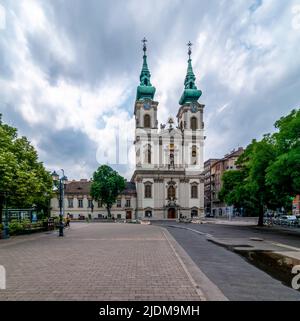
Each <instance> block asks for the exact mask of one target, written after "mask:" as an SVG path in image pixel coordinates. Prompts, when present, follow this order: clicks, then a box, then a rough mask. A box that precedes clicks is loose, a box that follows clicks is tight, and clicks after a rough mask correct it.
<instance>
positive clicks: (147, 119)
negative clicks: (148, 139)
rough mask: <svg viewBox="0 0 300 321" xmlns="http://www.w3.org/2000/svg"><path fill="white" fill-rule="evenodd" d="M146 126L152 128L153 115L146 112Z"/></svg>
mask: <svg viewBox="0 0 300 321" xmlns="http://www.w3.org/2000/svg"><path fill="white" fill-rule="evenodd" d="M144 127H145V128H150V127H151V117H150V115H148V114H146V115H145V116H144Z"/></svg>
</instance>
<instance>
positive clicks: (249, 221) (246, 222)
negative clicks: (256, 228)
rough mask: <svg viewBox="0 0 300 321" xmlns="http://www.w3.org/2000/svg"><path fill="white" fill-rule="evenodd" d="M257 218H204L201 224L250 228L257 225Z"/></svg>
mask: <svg viewBox="0 0 300 321" xmlns="http://www.w3.org/2000/svg"><path fill="white" fill-rule="evenodd" d="M257 221H258V217H238V216H236V217H232V218H231V219H229V218H226V217H220V218H219V217H216V218H213V217H206V218H204V219H203V220H202V222H203V223H211V224H223V225H238V226H251V225H257Z"/></svg>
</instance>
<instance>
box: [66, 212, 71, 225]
mask: <svg viewBox="0 0 300 321" xmlns="http://www.w3.org/2000/svg"><path fill="white" fill-rule="evenodd" d="M70 222H71V218H70V214H69V213H68V215H67V221H66V227H67V226H68V227H70Z"/></svg>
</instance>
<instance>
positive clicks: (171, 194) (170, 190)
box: [168, 185, 176, 200]
mask: <svg viewBox="0 0 300 321" xmlns="http://www.w3.org/2000/svg"><path fill="white" fill-rule="evenodd" d="M175 195H176V192H175V187H174V186H173V185H171V186H169V188H168V199H169V200H173V199H175Z"/></svg>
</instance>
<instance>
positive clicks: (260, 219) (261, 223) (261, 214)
mask: <svg viewBox="0 0 300 321" xmlns="http://www.w3.org/2000/svg"><path fill="white" fill-rule="evenodd" d="M257 226H264V207H263V205H260V206H259V213H258V223H257Z"/></svg>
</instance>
